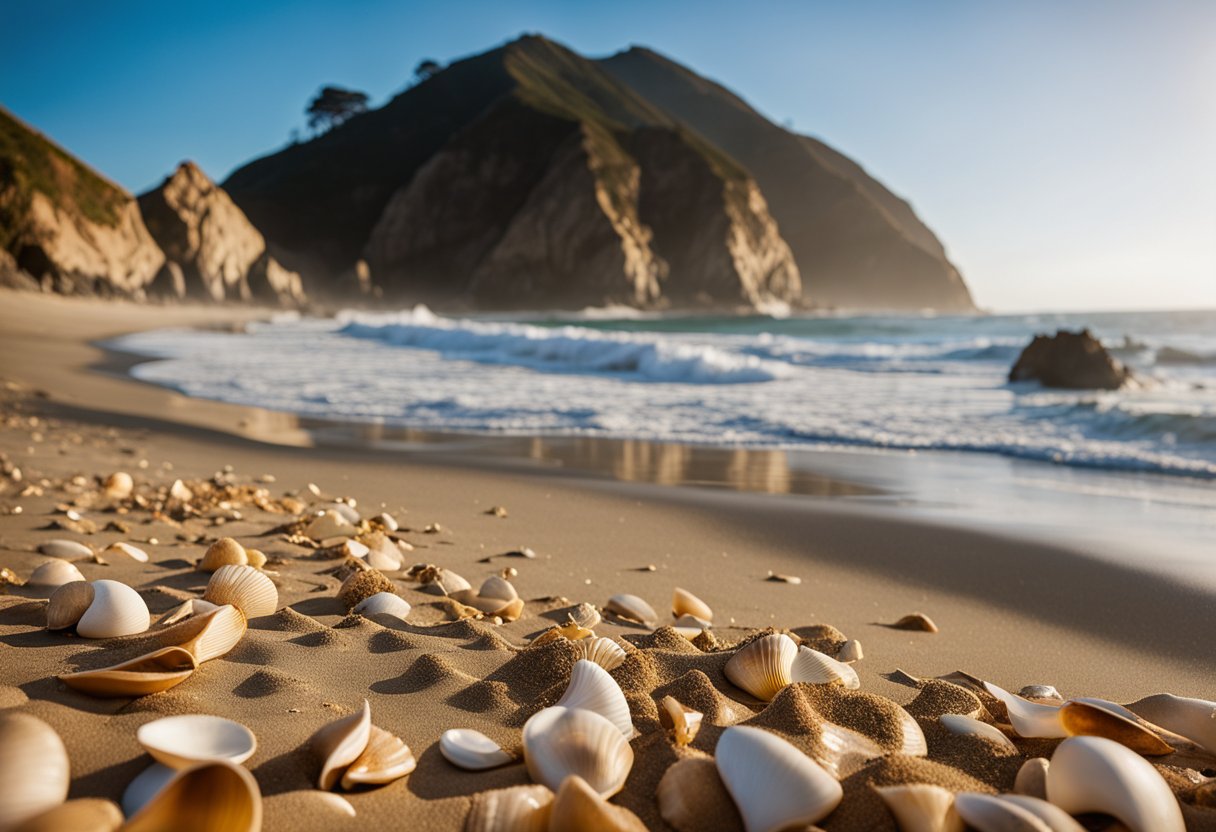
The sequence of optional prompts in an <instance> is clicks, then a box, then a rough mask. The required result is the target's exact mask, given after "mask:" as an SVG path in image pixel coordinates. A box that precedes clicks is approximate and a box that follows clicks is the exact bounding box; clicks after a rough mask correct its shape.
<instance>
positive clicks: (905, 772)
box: [819, 754, 993, 832]
mask: <svg viewBox="0 0 1216 832" xmlns="http://www.w3.org/2000/svg"><path fill="white" fill-rule="evenodd" d="M901 783H928V784H930V785H933V786H941V787H943V788H946V789H950V790H951V791H971V792H985V793H990V792H992V791H993V790H992V789H991V788H989V787H988V786H987V785H985V784H984V783H982V782H980V781H979V780H976V779H975V778H973V777H968V776H967V775H966V774H963V772H961V771H959V770H958V769H954V768H951V767H949V766H944V765H941V764H939V763H935V762H932V761H931V760H925V759H922V758H920V757H905V756H902V755H899V754H894V755H892V756H890V757H884V758H883V759H881V760H875V761H874V762H873V763H871V764H870V765H869V766H867V767H866V768H864V769H862V770H861V771H859V772H857V773H856V774H853V775H852V776H851V777H846V778H845V779H844V780H842V781H841V786H843V787H844V800H843V801H842V802H841V804H840V806H838V807H837V808H836V810H835V811H834V812H832V814H830V815H828V817H827V818H826V819H824V820H823V821H821V822H820V824H819V825H820V826H821V827H822V828H823V829H824V830H825V832H852V830H858V829H866V830H875V832H878V831H879V830H881V832H897V829H898V827H896V825H895V821H894V819H893V818H892V817H891V813H890V812H889V811H888V810H887V807H886V806H885V805H884V804H883V802H882V800H881V798H879V796H878V795H877V794H876V793H875V792H874V790H873V788H871V784H873V785H878V786H887V785H897V784H901Z"/></svg>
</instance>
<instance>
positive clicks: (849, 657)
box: [836, 638, 865, 664]
mask: <svg viewBox="0 0 1216 832" xmlns="http://www.w3.org/2000/svg"><path fill="white" fill-rule="evenodd" d="M864 657H865V651H864V650H862V649H861V642H860V641H858V640H857V639H855V638H851V639H849V640H848V641H846V642H845V643H844V644H843V645H841V647H840V650H839V651H838V652H837V653H836V661H838V662H844V663H845V664H849V663H851V662H858V661H861V660H862V658H864Z"/></svg>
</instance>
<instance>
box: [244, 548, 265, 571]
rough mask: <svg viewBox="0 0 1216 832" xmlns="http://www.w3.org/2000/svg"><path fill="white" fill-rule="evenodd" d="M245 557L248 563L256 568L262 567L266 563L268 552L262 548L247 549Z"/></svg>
mask: <svg viewBox="0 0 1216 832" xmlns="http://www.w3.org/2000/svg"><path fill="white" fill-rule="evenodd" d="M245 558H246V560H248V561H249V563H248V565H249V566H252V567H253V568H254V569H261V568H262V567H263V566H265V565H266V553H265V552H263V551H261V550H260V549H246V550H245Z"/></svg>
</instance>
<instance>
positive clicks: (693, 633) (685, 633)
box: [671, 626, 705, 641]
mask: <svg viewBox="0 0 1216 832" xmlns="http://www.w3.org/2000/svg"><path fill="white" fill-rule="evenodd" d="M671 629H673V630H675V632H676V635H678V636H680V637H682V638H686V639H688V640H689V641H692V640H693V639H695V638H696V637H697V636H699V635H701V633H703V632H705V628H704V627H700V626H698V627H683V626H673V627H672V628H671Z"/></svg>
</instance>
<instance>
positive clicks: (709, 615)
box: [671, 587, 714, 626]
mask: <svg viewBox="0 0 1216 832" xmlns="http://www.w3.org/2000/svg"><path fill="white" fill-rule="evenodd" d="M671 614H672V616H674V617H675V618H679V617H680V616H682V615H691V616H693V617H694V618H699V619H701V620H702V621H706V622H708V621H713V620H714V611H713V610H711V609H710V608H709V604H707V603H705V602H704V601H702V600H701V599H700V598H698V597H697V596H695V595H693V594H692V593H691V592H689V591H688V590H686V589H680V588H679V587H676V588H675V591H674V592H672V595H671ZM706 626H708V625H706Z"/></svg>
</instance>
